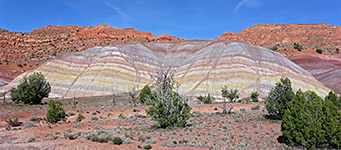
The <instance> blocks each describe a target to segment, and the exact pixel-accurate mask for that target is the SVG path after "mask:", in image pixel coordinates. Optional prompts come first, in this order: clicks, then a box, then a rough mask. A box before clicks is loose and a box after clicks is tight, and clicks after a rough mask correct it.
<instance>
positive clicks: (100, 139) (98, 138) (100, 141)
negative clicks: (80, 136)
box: [86, 134, 108, 143]
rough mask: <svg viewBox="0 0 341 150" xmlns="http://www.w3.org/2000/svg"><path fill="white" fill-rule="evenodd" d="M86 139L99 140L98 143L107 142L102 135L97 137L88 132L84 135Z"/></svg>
mask: <svg viewBox="0 0 341 150" xmlns="http://www.w3.org/2000/svg"><path fill="white" fill-rule="evenodd" d="M86 139H87V140H91V141H93V142H99V143H107V142H108V139H107V138H104V137H98V136H96V135H95V134H90V135H89V136H87V137H86Z"/></svg>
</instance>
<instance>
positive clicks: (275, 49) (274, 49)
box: [270, 45, 278, 51]
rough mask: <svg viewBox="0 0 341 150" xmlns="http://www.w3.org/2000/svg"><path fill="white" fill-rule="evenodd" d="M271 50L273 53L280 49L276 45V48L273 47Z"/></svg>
mask: <svg viewBox="0 0 341 150" xmlns="http://www.w3.org/2000/svg"><path fill="white" fill-rule="evenodd" d="M270 49H271V50H273V51H277V50H278V47H277V45H275V46H273V47H271V48H270Z"/></svg>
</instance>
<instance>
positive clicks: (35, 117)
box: [30, 115, 41, 122]
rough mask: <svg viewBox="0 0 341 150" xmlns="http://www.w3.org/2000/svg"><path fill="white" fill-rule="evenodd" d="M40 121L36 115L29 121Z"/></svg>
mask: <svg viewBox="0 0 341 150" xmlns="http://www.w3.org/2000/svg"><path fill="white" fill-rule="evenodd" d="M40 120H41V118H39V117H38V116H37V115H34V116H32V117H31V118H30V121H35V122H39V121H40Z"/></svg>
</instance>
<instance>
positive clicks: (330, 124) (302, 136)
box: [281, 90, 341, 149]
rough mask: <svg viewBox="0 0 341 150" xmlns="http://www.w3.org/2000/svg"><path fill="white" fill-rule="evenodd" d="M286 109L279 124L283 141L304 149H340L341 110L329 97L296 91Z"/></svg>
mask: <svg viewBox="0 0 341 150" xmlns="http://www.w3.org/2000/svg"><path fill="white" fill-rule="evenodd" d="M287 108H288V109H287V110H286V111H285V114H284V116H283V122H282V125H281V131H282V135H283V140H284V142H285V143H287V144H289V145H291V146H297V147H301V148H307V149H316V148H335V149H340V148H341V143H340V135H341V134H340V116H341V112H339V111H338V109H337V107H336V106H335V105H334V103H333V102H331V101H330V100H329V99H328V98H326V99H325V100H323V99H322V98H321V97H319V96H318V95H317V94H316V93H315V92H312V91H307V92H304V93H303V92H302V91H300V90H299V91H297V93H296V95H295V97H294V100H293V101H291V102H289V104H288V107H287Z"/></svg>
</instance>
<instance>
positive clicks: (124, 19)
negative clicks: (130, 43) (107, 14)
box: [104, 1, 132, 27]
mask: <svg viewBox="0 0 341 150" xmlns="http://www.w3.org/2000/svg"><path fill="white" fill-rule="evenodd" d="M104 3H105V5H107V6H109V7H111V8H113V9H114V10H115V12H116V13H117V14H119V15H120V17H121V20H122V24H123V26H124V27H130V25H129V23H128V22H129V21H130V20H131V19H132V17H131V16H130V15H128V14H127V13H125V12H123V11H122V10H121V9H120V8H119V7H116V6H115V5H114V4H110V3H108V2H105V1H104Z"/></svg>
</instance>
